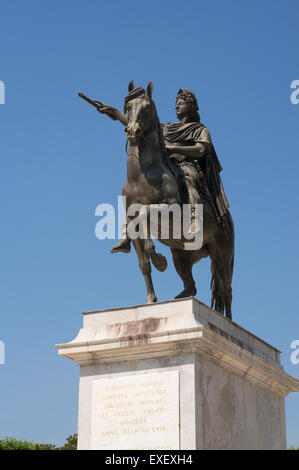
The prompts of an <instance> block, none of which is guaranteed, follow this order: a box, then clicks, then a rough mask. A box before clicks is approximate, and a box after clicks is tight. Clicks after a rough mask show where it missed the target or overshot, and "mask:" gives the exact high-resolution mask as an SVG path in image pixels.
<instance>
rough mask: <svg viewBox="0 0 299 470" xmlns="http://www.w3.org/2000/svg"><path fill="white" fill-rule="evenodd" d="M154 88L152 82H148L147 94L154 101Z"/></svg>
mask: <svg viewBox="0 0 299 470" xmlns="http://www.w3.org/2000/svg"><path fill="white" fill-rule="evenodd" d="M153 88H154V87H153V84H152V82H148V85H147V89H146V94H147V96H148V97H149V98H150V99H152V94H153Z"/></svg>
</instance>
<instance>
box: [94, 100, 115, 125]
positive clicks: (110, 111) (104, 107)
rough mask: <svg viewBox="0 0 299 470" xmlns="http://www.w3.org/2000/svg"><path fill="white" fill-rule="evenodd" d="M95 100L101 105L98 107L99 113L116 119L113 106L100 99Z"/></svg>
mask: <svg viewBox="0 0 299 470" xmlns="http://www.w3.org/2000/svg"><path fill="white" fill-rule="evenodd" d="M95 102H96V103H98V104H99V105H100V106H101V108H100V109H98V111H99V113H101V114H106V116H108V117H110V119H113V120H114V121H116V119H117V117H116V111H117V110H116V109H115V108H113V106H109V104H105V103H102V101H95Z"/></svg>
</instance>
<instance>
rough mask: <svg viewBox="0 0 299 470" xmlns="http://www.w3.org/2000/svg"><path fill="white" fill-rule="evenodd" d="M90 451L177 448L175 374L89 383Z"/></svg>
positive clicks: (177, 394)
mask: <svg viewBox="0 0 299 470" xmlns="http://www.w3.org/2000/svg"><path fill="white" fill-rule="evenodd" d="M91 446H92V449H115V450H117V449H129V450H133V449H136V450H137V449H145V450H146V449H148V450H151V449H158V450H159V449H161V450H162V449H179V448H180V447H179V372H178V371H173V372H161V373H154V374H139V375H134V376H124V377H118V378H113V379H101V380H95V381H94V382H93V388H92V419H91Z"/></svg>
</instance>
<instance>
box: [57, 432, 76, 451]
mask: <svg viewBox="0 0 299 470" xmlns="http://www.w3.org/2000/svg"><path fill="white" fill-rule="evenodd" d="M77 442H78V435H77V434H71V435H70V436H69V437H67V438H66V443H65V444H64V446H63V447H60V450H77Z"/></svg>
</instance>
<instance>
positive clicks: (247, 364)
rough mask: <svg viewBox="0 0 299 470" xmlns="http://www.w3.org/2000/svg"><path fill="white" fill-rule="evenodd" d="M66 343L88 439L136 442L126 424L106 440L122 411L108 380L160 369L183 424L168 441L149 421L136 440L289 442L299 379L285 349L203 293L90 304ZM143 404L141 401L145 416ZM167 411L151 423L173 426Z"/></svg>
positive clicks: (275, 445) (149, 444) (136, 379)
mask: <svg viewBox="0 0 299 470" xmlns="http://www.w3.org/2000/svg"><path fill="white" fill-rule="evenodd" d="M58 350H59V354H60V355H62V356H65V357H68V358H70V359H73V360H74V361H76V362H77V363H78V364H80V393H79V429H78V434H79V449H95V448H96V449H98V448H106V449H108V448H114V449H128V448H130V449H132V448H133V447H132V440H131V437H128V439H124V434H123V433H122V434H121V435H118V436H117V439H116V440H115V439H112V440H111V441H110V443H109V442H107V440H106V441H104V440H102V441H101V439H100V437H99V436H100V433H101V432H103V431H105V430H106V431H107V430H108V431H109V430H113V429H114V428H113V419H112V418H113V416H112V417H111V416H110V415H109V418H103V416H101V414H103V413H102V411H103V409H104V408H105V406H106V405H104V402H103V399H102V398H99V396H100V395H101V394H102V390H103V387H105V386H106V385H105V384H108V383H112V384H114V386H122V385H123V384H128V383H131V384H132V383H135V385H136V386H137V385H138V384H140V383H145V378H149V377H151V376H152V377H157V376H160V377H169V378H170V379H169V383H168V385H167V386H166V387H165V388H163V389H165V390H167V392H166V396H167V400H166V401H167V405H166V404H165V403H164V402H163V403H164V404H163V406H161V408H167V410H168V411H167V413H168V414H167V416H168V418H167V420H168V421H169V422H172V423H173V425H172V426H171V429H169V434H168V435H167V436H166V434H167V432H165V431H160V432H159V434H160V437H161V436H162V438H161V439H160V437H159V443H160V445H158V443H157V442H156V440H155V439H156V436H154V434H155V433H154V432H152V433H150V432H141V431H140V425H141V423H139V424H138V425H137V427H136V429H137V431H136V434H138V440H137V441H138V442H137V441H136V442H135V444H136V445H135V444H134V448H136V447H138V448H165V449H167V448H174V446H177V448H180V449H283V448H285V446H286V436H285V414H284V397H285V396H286V395H287V394H288V393H290V392H295V391H299V381H297V380H296V379H294V378H293V377H291V376H289V375H288V374H286V373H285V372H284V370H283V367H282V366H281V364H280V352H279V351H278V350H277V349H275V348H273V347H272V346H270V345H269V344H267V343H265V342H264V341H263V340H261V339H259V338H257V337H256V336H254V335H252V334H251V333H249V332H248V331H246V330H244V329H243V328H241V327H240V326H238V325H237V324H236V323H234V322H232V321H231V320H228V319H227V318H225V317H223V316H222V315H220V314H218V313H217V312H215V311H214V310H211V309H210V308H208V307H207V306H205V305H204V304H202V303H201V302H199V301H198V300H196V299H194V298H189V299H180V300H176V301H171V302H160V303H157V304H153V305H140V306H133V307H127V308H121V309H110V310H104V311H97V312H86V313H85V314H84V321H83V328H82V329H81V330H80V332H79V334H78V336H77V337H76V338H75V339H74V340H73V341H72V342H70V343H67V344H60V345H58ZM157 374H158V375H157ZM167 374H169V375H167ZM175 377H179V380H177V379H174V378H175ZM138 387H139V385H138ZM151 391H154V389H152V390H151ZM131 398H132V397H131ZM135 398H136V397H135ZM129 401H132V400H129ZM131 408H132V406H128V407H127V410H126V409H124V411H127V412H128V411H130V410H131ZM138 410H140V403H139V402H138V403H137V402H136V403H135V402H134V406H133V411H134V412H135V413H134V417H135V415H136V419H138V416H139V411H138ZM163 413H164V414H165V413H166V412H163ZM163 413H161V415H160V417H159V420H156V419H152V418H153V417H151V418H150V417H149V416H146V419H147V421H146V422H145V423H143V424H144V425H149V426H160V429H163V426H165V424H164V423H165V420H164V417H166V414H165V416H163ZM137 415H138V416H137ZM132 416H133V415H132ZM114 418H115V423H114V424H115V425H117V426H118V427H117V429H116V430H118V431H121V432H122V430H123V429H124V425H122V424H120V423H119V421H117V419H118V418H119V417H114ZM116 418H117V419H116ZM107 419H108V421H105V420H107ZM111 419H112V420H111ZM139 419H140V417H139ZM167 420H166V421H167ZM177 420H178V423H179V433H177V425H176V424H174V423H177ZM108 422H109V426H108V425H107V423H108ZM157 423H159V424H157ZM128 426H129V428H130V427H132V426H133V425H131V424H129V425H128ZM112 428H113V429H112ZM138 429H139V431H138ZM167 429H168V428H167ZM114 430H115V429H114ZM153 436H154V437H153ZM106 437H107V436H106ZM112 437H113V436H112ZM115 437H116V436H114V438H115ZM120 437H121V439H120ZM109 446H112V447H109ZM155 446H156V447H155Z"/></svg>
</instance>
